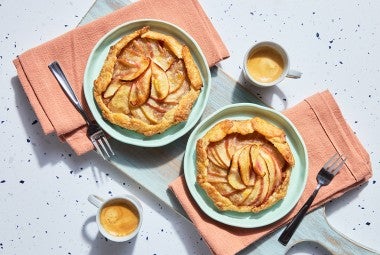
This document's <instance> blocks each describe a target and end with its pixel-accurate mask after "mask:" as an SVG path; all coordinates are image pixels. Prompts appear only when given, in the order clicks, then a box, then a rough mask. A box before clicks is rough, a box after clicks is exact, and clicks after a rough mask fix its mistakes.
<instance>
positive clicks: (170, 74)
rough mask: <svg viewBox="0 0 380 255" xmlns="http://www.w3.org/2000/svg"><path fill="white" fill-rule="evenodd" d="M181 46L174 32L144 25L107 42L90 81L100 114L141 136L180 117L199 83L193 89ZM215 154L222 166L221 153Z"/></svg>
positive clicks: (189, 60)
mask: <svg viewBox="0 0 380 255" xmlns="http://www.w3.org/2000/svg"><path fill="white" fill-rule="evenodd" d="M184 47H187V46H186V45H185V44H182V43H181V42H179V41H178V40H177V39H176V38H175V37H174V36H171V35H169V34H164V33H161V32H158V31H152V30H150V27H148V26H146V27H142V28H140V29H138V30H136V31H134V32H132V33H130V34H127V35H125V36H123V37H122V38H121V39H120V40H119V41H118V42H116V43H115V44H113V45H112V46H111V47H110V50H109V52H108V55H107V57H106V59H105V62H104V64H103V66H102V69H101V71H100V74H99V76H98V77H97V79H96V80H95V81H94V90H93V93H94V98H95V101H96V103H97V105H98V106H99V107H100V108H101V112H102V115H103V117H104V118H105V119H107V120H108V121H110V122H111V123H113V124H116V125H119V126H121V127H123V128H126V129H128V130H132V131H136V132H138V133H141V134H143V135H145V136H152V135H155V134H159V133H163V132H164V131H166V130H167V129H168V128H170V127H171V126H174V125H176V124H178V123H181V122H183V121H186V120H187V119H188V117H189V115H190V113H191V111H192V107H193V105H194V104H195V102H196V100H197V98H198V96H199V94H200V92H201V87H202V86H203V84H198V85H199V86H196V88H195V87H194V85H193V83H194V81H195V82H196V79H194V77H197V74H198V73H199V70H198V67H197V65H196V61H194V59H193V57H192V55H191V53H190V51H189V50H188V49H185V50H183V48H184ZM185 63H186V64H185ZM192 72H196V73H195V74H193V73H192ZM201 78H202V77H201ZM201 80H202V79H201ZM220 153H221V152H219V151H217V154H220ZM216 156H217V157H220V158H221V159H219V161H220V160H221V162H220V164H222V165H223V166H225V164H226V160H225V158H224V155H216Z"/></svg>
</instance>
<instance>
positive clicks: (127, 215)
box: [100, 203, 140, 236]
mask: <svg viewBox="0 0 380 255" xmlns="http://www.w3.org/2000/svg"><path fill="white" fill-rule="evenodd" d="M139 221H140V217H139V213H138V211H137V209H136V208H135V207H134V206H132V205H130V206H128V205H127V204H125V203H113V204H110V205H106V206H105V207H104V208H103V209H102V210H101V213H100V224H102V226H103V228H104V229H105V230H106V231H107V232H108V233H110V234H111V235H113V236H126V235H128V234H130V233H132V232H133V231H134V230H135V229H136V228H137V227H138V224H139Z"/></svg>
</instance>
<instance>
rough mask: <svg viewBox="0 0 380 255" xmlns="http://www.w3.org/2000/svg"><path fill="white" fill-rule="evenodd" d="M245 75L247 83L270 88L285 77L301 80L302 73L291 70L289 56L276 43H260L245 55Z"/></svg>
mask: <svg viewBox="0 0 380 255" xmlns="http://www.w3.org/2000/svg"><path fill="white" fill-rule="evenodd" d="M243 74H244V77H245V79H246V80H247V81H249V82H250V83H251V84H254V85H256V86H258V87H270V86H274V85H276V84H278V83H280V82H281V81H282V80H284V79H285V77H288V78H295V79H297V78H300V77H301V75H302V73H301V72H299V71H296V70H292V69H290V65H289V56H288V54H287V52H286V51H285V49H284V48H282V47H281V46H280V45H279V44H277V43H274V42H269V41H265V42H260V43H257V44H255V45H253V46H252V47H251V48H250V49H249V50H248V51H247V53H246V54H245V57H244V63H243Z"/></svg>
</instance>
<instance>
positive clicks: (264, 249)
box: [79, 0, 379, 255]
mask: <svg viewBox="0 0 380 255" xmlns="http://www.w3.org/2000/svg"><path fill="white" fill-rule="evenodd" d="M130 3H131V2H130V1H128V0H112V1H111V0H97V1H95V2H94V4H93V6H92V7H91V8H90V10H89V11H88V13H87V14H86V15H85V16H84V17H83V19H82V20H81V22H80V24H79V25H81V24H85V23H88V22H90V21H92V20H94V19H96V18H98V17H101V16H104V15H106V14H108V13H111V12H112V11H114V10H116V9H118V8H120V7H122V6H125V5H128V4H130ZM211 80H212V81H211V93H210V98H209V103H208V105H207V107H206V109H205V111H204V113H203V115H202V118H201V120H202V119H204V118H205V117H207V116H209V115H210V114H212V113H213V112H214V111H216V110H217V109H220V108H221V107H223V106H226V105H228V104H231V103H247V102H249V103H253V104H258V105H263V103H262V102H261V101H260V100H259V99H258V98H257V97H256V96H254V95H253V94H252V93H250V92H249V91H248V90H246V89H245V88H244V87H243V86H241V85H240V84H239V83H238V82H236V81H234V80H233V79H231V78H230V77H229V76H228V75H227V74H226V73H225V72H224V71H223V70H222V69H221V68H218V67H213V68H211ZM189 133H190V132H189ZM189 133H188V134H186V135H184V136H183V137H181V138H179V139H178V140H177V141H175V142H172V143H170V144H168V145H165V146H163V147H159V148H141V147H137V146H133V145H128V144H123V143H120V142H117V141H115V140H112V141H111V145H112V147H113V148H114V150H115V152H116V155H117V157H115V158H114V159H113V160H112V161H111V162H110V163H111V164H112V165H114V166H115V167H116V168H118V169H119V170H120V171H121V172H122V173H124V174H125V175H127V176H129V177H130V178H131V180H133V181H135V182H137V183H138V184H139V185H141V186H142V187H144V188H145V189H147V190H148V191H150V192H151V194H152V195H153V196H155V197H157V199H160V200H161V201H162V202H163V203H165V204H167V205H168V206H169V207H171V208H173V210H174V211H176V212H177V213H179V214H180V215H182V216H184V217H186V218H187V216H186V213H185V212H184V211H183V209H182V207H181V206H180V204H179V203H178V201H177V199H176V198H175V197H174V196H173V194H172V193H171V192H170V191H169V190H168V185H169V183H171V182H172V181H173V180H175V179H176V178H177V177H178V176H180V175H181V174H183V166H182V161H183V155H184V151H185V147H186V143H187V139H188V137H189ZM147 154H148V155H149V160H146V158H145V157H144V155H147ZM283 229H284V228H280V229H279V230H277V231H274V233H272V234H270V235H268V236H266V237H264V238H262V239H261V240H259V241H257V242H255V243H253V244H251V245H250V246H248V247H247V248H246V249H244V250H243V251H241V252H240V253H239V254H241V255H243V254H257V255H268V254H286V252H287V251H288V250H289V249H290V248H291V247H292V246H294V245H296V244H298V243H301V242H316V243H318V244H320V246H322V247H324V248H325V249H326V250H327V251H329V252H330V253H331V254H345V255H350V254H355V255H356V254H362V255H370V254H371V255H372V254H379V253H377V252H375V251H371V250H369V249H367V248H365V247H362V246H361V245H360V244H357V243H355V242H354V241H352V240H349V239H348V238H347V237H345V236H344V235H342V234H341V233H338V232H337V231H335V230H334V229H333V228H332V227H331V226H330V225H329V223H328V222H327V219H326V215H325V209H324V207H321V208H319V209H317V210H315V211H313V212H311V213H309V214H308V215H306V217H305V218H304V220H303V222H302V223H301V225H300V226H299V229H298V230H297V231H296V233H295V234H294V236H293V238H292V239H291V240H290V242H289V244H288V245H287V246H286V247H285V246H283V245H281V244H280V243H279V242H278V241H277V239H278V237H279V236H280V234H281V232H282V230H283Z"/></svg>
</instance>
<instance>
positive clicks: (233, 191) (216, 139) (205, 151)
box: [196, 117, 294, 212]
mask: <svg viewBox="0 0 380 255" xmlns="http://www.w3.org/2000/svg"><path fill="white" fill-rule="evenodd" d="M196 163H197V182H198V183H199V185H200V186H201V187H202V188H203V189H204V190H205V191H206V193H207V194H208V196H209V197H210V198H211V200H212V201H213V202H214V204H215V206H216V207H217V208H218V209H219V210H222V211H226V210H230V211H238V212H260V211H262V210H264V209H267V208H269V207H270V206H272V205H274V204H275V203H276V202H278V201H279V200H281V199H283V198H284V197H285V195H286V192H287V188H288V185H289V179H290V174H291V169H292V167H293V166H294V157H293V154H292V152H291V149H290V146H289V144H288V143H287V141H286V135H285V132H284V131H283V130H282V129H280V128H279V127H277V126H274V125H273V124H271V123H269V122H267V121H266V120H263V119H261V118H258V117H255V118H252V119H247V120H223V121H221V122H219V123H218V124H216V125H215V126H213V127H212V128H211V129H210V130H209V131H208V132H207V133H206V134H205V135H204V136H203V137H202V138H201V139H199V140H198V141H197V146H196Z"/></svg>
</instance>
